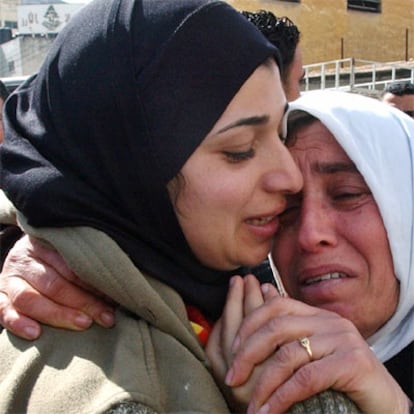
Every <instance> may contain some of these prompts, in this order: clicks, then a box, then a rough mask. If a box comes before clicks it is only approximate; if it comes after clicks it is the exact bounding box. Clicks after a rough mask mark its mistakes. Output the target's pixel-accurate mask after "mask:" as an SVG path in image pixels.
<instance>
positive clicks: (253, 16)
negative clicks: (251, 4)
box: [242, 10, 304, 101]
mask: <svg viewBox="0 0 414 414" xmlns="http://www.w3.org/2000/svg"><path fill="white" fill-rule="evenodd" d="M242 14H243V15H244V16H245V17H246V18H247V19H248V20H249V21H251V22H252V23H253V24H254V25H255V26H256V27H257V28H258V29H259V30H260V31H261V32H262V33H263V34H264V35H265V36H266V38H267V39H268V40H269V41H270V42H271V43H273V44H274V45H275V46H276V47H277V48H278V49H279V50H280V54H281V57H282V63H283V74H282V82H283V88H284V90H285V94H286V97H287V99H288V100H289V101H293V100H294V99H296V98H298V97H299V95H300V81H301V79H302V78H303V73H304V70H303V65H302V52H301V50H300V47H299V46H298V45H299V40H300V31H299V29H298V27H297V26H296V25H295V24H294V23H293V22H292V21H291V20H290V19H289V18H288V17H276V16H275V15H274V14H273V13H272V12H270V11H266V10H259V11H257V12H248V11H242Z"/></svg>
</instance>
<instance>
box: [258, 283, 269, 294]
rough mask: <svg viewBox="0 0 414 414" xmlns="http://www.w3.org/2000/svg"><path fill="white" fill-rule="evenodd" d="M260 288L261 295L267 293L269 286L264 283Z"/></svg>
mask: <svg viewBox="0 0 414 414" xmlns="http://www.w3.org/2000/svg"><path fill="white" fill-rule="evenodd" d="M260 288H261V289H262V293H263V294H265V293H267V292H269V284H268V283H264V284H263V285H261V286H260Z"/></svg>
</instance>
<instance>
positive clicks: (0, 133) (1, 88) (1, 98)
mask: <svg viewBox="0 0 414 414" xmlns="http://www.w3.org/2000/svg"><path fill="white" fill-rule="evenodd" d="M8 96H9V91H8V90H7V88H6V85H5V84H4V83H3V82H2V81H0V144H1V143H2V142H3V139H4V127H3V105H4V102H6V99H7V97H8Z"/></svg>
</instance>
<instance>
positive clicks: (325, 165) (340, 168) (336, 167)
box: [314, 162, 359, 174]
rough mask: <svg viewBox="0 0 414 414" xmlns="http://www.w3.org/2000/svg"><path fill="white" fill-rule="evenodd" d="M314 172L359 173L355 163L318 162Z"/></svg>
mask: <svg viewBox="0 0 414 414" xmlns="http://www.w3.org/2000/svg"><path fill="white" fill-rule="evenodd" d="M314 170H315V171H317V172H319V173H321V174H335V173H338V172H353V173H359V171H358V169H357V168H356V166H355V164H354V163H353V162H317V163H315V165H314Z"/></svg>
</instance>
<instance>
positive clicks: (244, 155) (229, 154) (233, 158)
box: [223, 148, 255, 163]
mask: <svg viewBox="0 0 414 414" xmlns="http://www.w3.org/2000/svg"><path fill="white" fill-rule="evenodd" d="M223 154H224V156H225V157H226V158H227V160H228V161H230V162H233V163H237V162H242V161H246V160H248V159H250V158H253V157H254V155H255V151H254V149H253V148H250V149H249V150H247V151H223Z"/></svg>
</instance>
